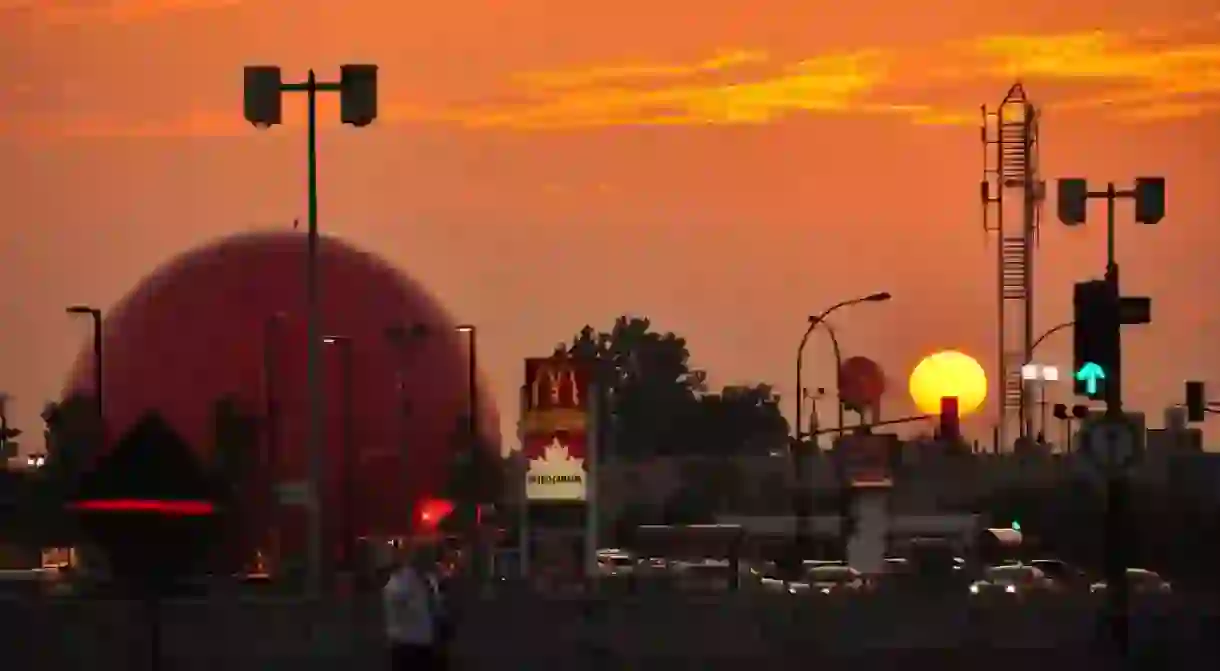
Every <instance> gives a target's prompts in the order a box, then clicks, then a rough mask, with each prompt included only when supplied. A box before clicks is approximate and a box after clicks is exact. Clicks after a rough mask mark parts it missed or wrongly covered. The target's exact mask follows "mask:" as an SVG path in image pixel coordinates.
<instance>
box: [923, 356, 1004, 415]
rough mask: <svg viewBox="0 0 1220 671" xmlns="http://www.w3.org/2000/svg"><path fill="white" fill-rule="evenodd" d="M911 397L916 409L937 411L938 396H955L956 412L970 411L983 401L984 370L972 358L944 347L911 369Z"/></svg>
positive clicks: (967, 412)
mask: <svg viewBox="0 0 1220 671" xmlns="http://www.w3.org/2000/svg"><path fill="white" fill-rule="evenodd" d="M910 388H911V398H912V399H913V400H914V401H915V406H916V407H918V408H919V410H920V412H923V413H926V414H929V415H935V414H937V413H939V412H940V399H941V398H943V397H945V396H956V397H957V407H958V412H959V413H960V414H962V415H967V414H970V413H972V412H974V411H976V410H978V409H979V407H980V406H982V405H983V401H985V400H987V373H985V372H983V367H982V366H981V365H979V362H978V361H975V360H974V358H973V357H971V356H969V355H967V354H962V353H961V352H955V351H952V350H947V351H944V352H937V353H936V354H931V355H929V356H926V357H924V358H923V360H922V361H920V362H919V365H917V366H915V370H913V371H911V380H910Z"/></svg>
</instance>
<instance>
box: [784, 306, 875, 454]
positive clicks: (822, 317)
mask: <svg viewBox="0 0 1220 671" xmlns="http://www.w3.org/2000/svg"><path fill="white" fill-rule="evenodd" d="M890 298H891V296H890V292H888V291H878V292H877V293H874V294H869V295H867V296H861V297H859V298H853V299H851V300H847V301H842V302H840V303H835V304H834V305H832V306H830V307H829V308H826V309H825V310H823V311H822V313H821V314H819V315H817V316H812V317H809V326H808V328H806V329H805V333H804V335H802V336H801V344H800V346H798V347H797V349H796V430H795V436H796V440H797V442H800V440H801V409H802V405H803V403H802V399H801V369H802V367H803V366H804V353H805V344H806V343H808V342H809V336H810V334H812V333H813V331H814V329H816V328H817V327H818V325H819V324H820V325H822V326H825V327H826V332H827V333H829V334H830V343H831V345H832V346H833V347H834V356H835V380H836V385H835V387H836V391H835V395H836V396H838V397H839V398H838V400H839V435H840V436H842V435H843V400H842V397H841V396H840V391H839V390H838V380H839V371H840V369H841V368H842V367H843V356H842V353H841V352H840V350H839V338H838V336H837V335H836V334H835V331H834V327H833V326H831V325H830V322H828V321H826V319H827V317H829V316H830V315H831V314H832V313H833V312H835V311H836V310H839V309H841V308H845V307H848V306H851V305H856V304H858V303H882V302H885V301H888V300H890Z"/></svg>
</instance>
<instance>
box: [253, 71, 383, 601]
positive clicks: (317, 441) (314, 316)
mask: <svg viewBox="0 0 1220 671" xmlns="http://www.w3.org/2000/svg"><path fill="white" fill-rule="evenodd" d="M327 91H331V92H338V93H339V96H340V101H339V105H340V112H339V116H340V120H341V121H342V122H343V123H345V124H348V125H352V126H356V127H358V128H359V127H364V126H367V125H369V124H371V123H373V120H374V119H376V118H377V66H376V65H364V64H360V65H343V66H340V80H339V81H337V82H320V81H318V80H317V77H316V75H315V74H314V71H313V70H310V71H309V74H308V77H307V78H306V80H305V81H304V82H284V81H283V80H282V78H281V76H280V68H279V67H278V66H274V65H251V66H246V68H245V117H246V121H249V122H250V123H251V124H253V125H254V127H255V128H270V127H271V126H274V125H276V124H279V123H281V122H282V120H283V99H282V97H283V94H284V93H287V92H304V93H305V94H306V99H307V110H308V111H307V115H308V116H307V121H308V128H307V141H306V168H307V170H306V182H307V184H306V191H307V195H308V201H309V228H308V230H307V237H306V240H307V243H306V244H307V247H306V257H305V323H306V326H305V330H306V338H307V342H306V348H307V350H306V351H307V354H306V364H305V371H306V373H305V377H306V382H305V386H306V388H307V390H308V398H309V431H308V432H307V434H306V436H307V442H306V451H307V453H308V463H309V487H308V490H307V491H308V496H307V497H306V500H307V503H308V511H309V527H308V530H309V534H308V547H307V548H306V549H307V557H306V559H307V563H306V569H307V571H306V581H305V582H306V586H305V588H306V591H307V593H309V594H310V595H311V596H315V597H316V596H319V595H320V594H321V591H322V574H323V570H322V560H323V556H324V552H323V524H322V499H323V496H322V492H321V484H322V480H323V471H324V467H325V465H324V463H323V455H322V451H323V445H322V423H323V418H322V414H323V395H322V379H321V378H322V374H321V358H322V338H321V335H322V334H321V315H320V314H319V306H318V293H319V292H318V239H319V236H318V103H317V101H318V93H319V92H327Z"/></svg>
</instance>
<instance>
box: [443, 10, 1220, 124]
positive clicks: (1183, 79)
mask: <svg viewBox="0 0 1220 671" xmlns="http://www.w3.org/2000/svg"><path fill="white" fill-rule="evenodd" d="M1218 28H1220V17H1209V18H1208V19H1205V20H1197V21H1193V22H1190V23H1189V24H1182V25H1179V26H1177V27H1169V28H1163V29H1153V28H1143V29H1141V30H1139V31H1136V32H1134V33H1131V34H1122V33H1115V32H1104V31H1091V32H1076V33H1062V34H1051V35H992V36H985V37H980V38H978V39H975V40H971V41H967V42H955V43H950V44H943V45H934V46H931V47H928V48H924V49H914V50H908V51H901V52H900V51H896V50H889V49H882V48H875V49H866V50H860V51H856V52H850V53H842V54H830V55H822V56H817V57H814V58H810V59H806V60H803V61H800V62H797V63H790V64H786V65H785V64H783V63H782V62H778V61H777V60H776V59H774V58H769V57H767V56H766V55H765V54H763V53H761V52H757V51H745V50H741V51H732V52H725V53H726V54H728V55H736V57H729V56H722V57H720V58H716V59H711V60H708V61H704V62H701V63H695V64H692V65H688V66H680V65H658V66H645V65H635V66H630V67H622V68H615V67H603V68H591V69H584V70H572V71H560V72H553V73H531V74H530V75H529V77H528V81H529V82H531V83H533V84H535V85H534V86H533V87H531V88H529V89H528V90H526V91H525V100H523V101H520V102H517V103H514V104H501V105H492V106H469V107H465V108H459V109H453V110H448V111H447V112H446V113H445V114H444V115H443V116H444V117H445V118H446V119H447V120H449V121H451V122H455V123H460V124H462V125H464V126H467V127H472V128H496V127H499V128H516V129H522V130H536V129H563V128H579V127H590V126H612V125H664V124H683V125H697V124H712V125H715V124H758V123H767V122H771V121H776V120H779V119H782V118H784V117H786V116H790V115H793V114H798V113H805V114H821V115H827V114H837V115H846V114H853V115H885V116H892V117H899V118H903V119H906V120H908V121H909V122H911V123H916V124H923V125H946V124H947V125H958V124H977V123H979V116H978V111H977V109H978V108H977V102H969V103H960V104H958V103H954V102H952V101H951V100H950V99H951V98H952V97H954V96H953V93H954V92H957V93H960V92H963V91H969V92H970V94H972V95H971V97H975V98H977V97H979V94H980V93H981V92H988V91H995V90H996V89H998V88H1000V87H1002V86H1004V85H1005V84H1007V83H1011V82H1012V81H1014V80H1021V81H1023V82H1025V83H1026V86H1027V89H1030V90H1033V91H1035V92H1039V91H1041V92H1042V93H1044V94H1045V95H1044V96H1043V97H1041V98H1039V100H1038V102H1039V103H1040V104H1042V106H1043V107H1044V108H1045V109H1051V110H1056V111H1060V110H1062V111H1064V112H1072V111H1078V110H1097V111H1100V112H1101V113H1102V114H1104V115H1107V116H1109V117H1111V118H1114V119H1118V120H1123V121H1129V122H1145V121H1154V120H1160V119H1167V118H1179V117H1190V116H1198V115H1202V114H1212V113H1215V112H1216V111H1217V110H1220V31H1218V30H1217V29H1218ZM1198 33H1205V34H1204V35H1203V36H1202V37H1199V36H1196V34H1198ZM1209 36H1210V37H1209ZM747 56H748V57H747ZM746 64H749V65H754V66H763V65H765V66H767V69H763V68H756V69H755V71H754V72H751V73H749V74H745V73H743V74H742V76H740V77H738V78H736V79H734V80H731V81H728V82H725V81H716V82H697V81H691V80H692V79H693V78H694V77H695V76H696V75H706V74H707V73H708V72H712V71H715V72H718V73H720V74H732V73H733V72H734V70H735V69H737V68H739V67H740V66H742V65H746ZM539 82H543V83H547V84H550V85H551V86H550V87H541V86H538V85H537V84H538V83H539ZM559 84H562V86H559ZM1040 87H1041V88H1040Z"/></svg>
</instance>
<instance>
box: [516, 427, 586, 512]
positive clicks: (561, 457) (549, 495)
mask: <svg viewBox="0 0 1220 671" xmlns="http://www.w3.org/2000/svg"><path fill="white" fill-rule="evenodd" d="M525 477H526V480H525V496H526V498H527V499H529V500H530V501H584V500H585V477H586V473H585V460H584V459H582V458H580V457H575V456H572V455H571V453H570V449H569V446H568V445H566V444H564V443H563V442H561V441H560V439H559V437H554V438H552V439H551V442H550V443H549V444H548V445H546V447H545V448H544V449H543V450H542V454H541V455H540V456H538V457H536V458H532V459H530V460H529V469H528V471H527V472H526V476H525Z"/></svg>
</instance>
